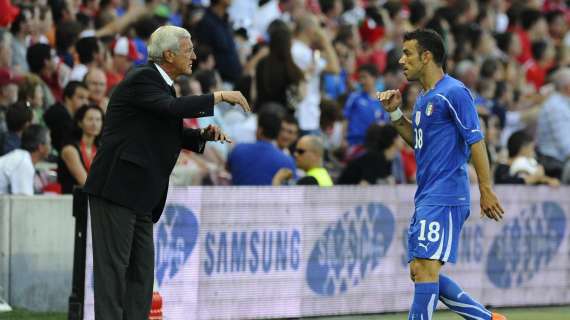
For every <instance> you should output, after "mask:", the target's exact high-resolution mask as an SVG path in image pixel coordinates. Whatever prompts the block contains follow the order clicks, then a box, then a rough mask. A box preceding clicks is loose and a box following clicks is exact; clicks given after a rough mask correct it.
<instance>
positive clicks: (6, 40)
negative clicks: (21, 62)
mask: <svg viewBox="0 0 570 320" xmlns="http://www.w3.org/2000/svg"><path fill="white" fill-rule="evenodd" d="M11 66H12V34H11V33H10V32H8V30H5V29H1V28H0V68H10V67H11Z"/></svg>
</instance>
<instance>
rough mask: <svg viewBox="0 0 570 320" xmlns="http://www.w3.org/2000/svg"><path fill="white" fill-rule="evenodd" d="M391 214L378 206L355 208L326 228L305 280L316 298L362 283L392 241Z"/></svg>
mask: <svg viewBox="0 0 570 320" xmlns="http://www.w3.org/2000/svg"><path fill="white" fill-rule="evenodd" d="M394 228H395V221H394V215H393V214H392V212H391V211H390V210H389V209H388V208H387V207H386V206H384V205H382V204H380V203H369V204H368V205H363V206H357V207H356V208H354V209H353V210H352V211H349V212H345V213H344V214H343V215H342V216H341V217H340V219H338V220H337V221H336V222H334V223H332V224H330V225H329V226H327V227H326V229H325V231H324V233H323V235H322V236H321V237H320V238H319V239H318V240H317V241H316V243H315V245H314V247H313V249H312V251H311V254H310V256H309V261H308V264H307V274H306V280H307V283H308V285H309V287H310V288H311V289H312V290H313V292H315V293H316V294H319V295H324V296H334V295H337V294H341V293H344V292H346V291H347V290H348V289H349V288H351V287H355V286H357V285H358V284H359V283H361V282H362V281H364V280H365V278H366V277H367V276H368V275H369V274H370V273H372V272H373V271H374V270H375V269H376V268H377V267H378V266H379V265H380V264H381V259H382V258H383V257H385V256H386V252H387V251H388V248H389V247H390V244H391V243H392V240H393V238H394Z"/></svg>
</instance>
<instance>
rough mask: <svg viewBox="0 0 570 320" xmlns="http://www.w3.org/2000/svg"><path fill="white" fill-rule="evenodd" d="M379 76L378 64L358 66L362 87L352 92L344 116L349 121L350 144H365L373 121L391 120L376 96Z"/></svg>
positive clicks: (348, 138) (379, 122)
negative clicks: (367, 132)
mask: <svg viewBox="0 0 570 320" xmlns="http://www.w3.org/2000/svg"><path fill="white" fill-rule="evenodd" d="M377 77H378V69H377V68H376V65H373V64H364V65H361V66H360V67H359V68H358V78H359V82H360V85H361V87H362V88H361V90H358V91H356V92H353V93H351V94H350V96H349V97H348V99H347V101H346V104H345V106H344V117H345V118H346V120H347V122H348V123H347V134H346V138H347V140H348V144H349V145H350V146H355V145H361V144H363V143H364V138H365V136H366V130H368V127H370V125H372V124H373V123H377V124H383V123H387V122H390V115H389V114H388V113H387V112H386V111H384V109H383V108H382V106H381V105H380V102H379V101H378V99H377V98H376V81H377Z"/></svg>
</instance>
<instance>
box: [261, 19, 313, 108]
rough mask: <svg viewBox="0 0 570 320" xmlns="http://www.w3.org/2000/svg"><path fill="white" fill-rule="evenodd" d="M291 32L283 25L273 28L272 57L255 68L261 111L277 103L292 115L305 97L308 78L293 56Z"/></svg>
mask: <svg viewBox="0 0 570 320" xmlns="http://www.w3.org/2000/svg"><path fill="white" fill-rule="evenodd" d="M291 37H292V34H291V30H289V27H288V26H287V25H286V24H285V23H284V22H282V21H280V20H276V21H274V22H273V23H272V24H271V25H270V31H269V39H270V40H269V54H268V55H267V56H266V57H264V58H262V59H261V61H259V63H258V64H257V68H256V85H257V103H256V106H257V108H258V110H261V109H262V108H263V105H264V104H266V103H271V102H276V103H278V104H280V105H282V106H284V107H286V109H287V111H288V112H290V113H294V112H295V109H296V108H297V104H298V103H299V102H301V101H302V100H303V98H304V96H305V94H306V83H305V82H304V78H305V75H304V74H303V71H301V69H299V67H298V66H297V65H296V64H295V62H294V61H293V57H292V55H291V39H292V38H291Z"/></svg>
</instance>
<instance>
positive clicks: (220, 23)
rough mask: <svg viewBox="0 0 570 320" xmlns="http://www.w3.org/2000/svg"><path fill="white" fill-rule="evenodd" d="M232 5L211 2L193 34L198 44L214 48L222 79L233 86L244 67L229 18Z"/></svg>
mask: <svg viewBox="0 0 570 320" xmlns="http://www.w3.org/2000/svg"><path fill="white" fill-rule="evenodd" d="M230 4H231V1H230V0H211V1H210V7H208V9H206V12H205V13H204V17H202V20H200V22H198V25H197V26H196V29H195V30H194V31H193V32H192V34H193V35H195V36H196V42H197V43H198V44H206V45H208V46H210V48H212V52H213V53H214V56H215V57H216V65H217V66H218V70H219V71H220V75H221V76H222V79H223V80H224V81H225V82H229V83H232V84H233V83H235V82H236V81H237V80H238V79H239V78H240V77H241V72H242V66H241V64H240V62H239V58H238V54H237V49H236V44H235V42H234V35H233V32H232V30H231V26H230V24H229V21H228V16H227V11H228V7H229V6H230Z"/></svg>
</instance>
